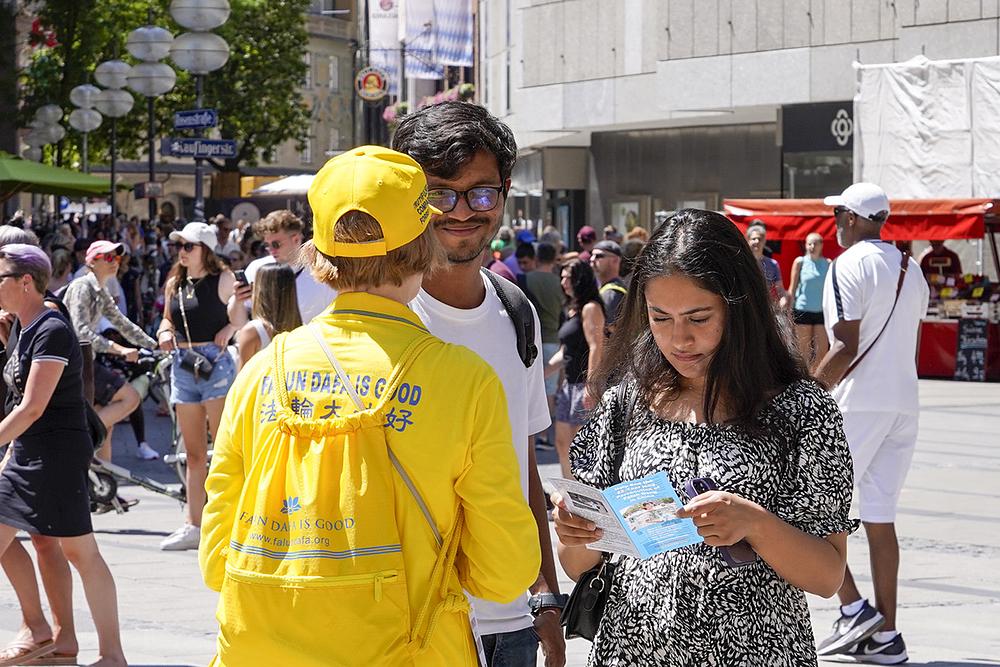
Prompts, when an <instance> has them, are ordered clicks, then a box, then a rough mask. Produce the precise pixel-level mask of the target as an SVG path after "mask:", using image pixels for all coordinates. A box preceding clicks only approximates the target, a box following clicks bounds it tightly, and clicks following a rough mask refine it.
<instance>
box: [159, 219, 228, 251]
mask: <svg viewBox="0 0 1000 667" xmlns="http://www.w3.org/2000/svg"><path fill="white" fill-rule="evenodd" d="M170 240H171V241H187V242H188V243H204V244H205V245H207V246H208V247H209V248H210V249H211V250H212V252H218V251H219V237H218V236H216V234H215V231H214V230H213V228H212V226H211V225H208V224H206V223H204V222H189V223H187V224H186V225H184V229H182V230H181V231H179V232H170Z"/></svg>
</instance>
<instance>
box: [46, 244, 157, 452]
mask: <svg viewBox="0 0 1000 667" xmlns="http://www.w3.org/2000/svg"><path fill="white" fill-rule="evenodd" d="M124 254H125V247H124V246H123V245H122V244H121V243H112V242H111V241H94V242H93V243H91V244H90V247H89V248H88V249H87V255H86V265H87V266H88V267H90V272H89V273H87V274H85V275H83V276H80V277H79V278H77V279H76V280H74V281H73V282H71V283H70V284H69V286H68V287H67V288H66V293H65V294H64V295H63V301H64V303H65V304H66V308H67V310H69V314H70V319H71V320H72V324H73V329H74V330H75V331H76V335H77V337H78V338H79V339H80V340H81V341H85V342H89V343H90V346H91V349H92V350H93V351H94V353H95V354H115V355H119V356H122V357H124V358H125V359H126V360H127V361H136V359H138V358H139V351H138V350H137V349H135V348H131V347H125V346H123V345H119V344H118V343H115V342H113V341H110V340H108V339H107V338H105V337H104V336H102V335H101V334H100V333H99V331H100V329H99V328H98V327H99V323H100V321H101V318H102V317H104V318H107V320H108V322H109V324H110V326H111V328H113V329H115V330H116V331H118V333H120V334H121V335H122V336H124V338H125V340H127V341H128V342H130V343H132V344H133V345H135V346H136V347H141V348H145V349H148V350H153V349H156V347H157V345H156V341H155V340H153V339H152V338H150V337H149V336H148V335H147V334H146V332H144V331H143V330H142V329H140V328H139V327H138V326H137V325H136V324H134V323H133V322H132V321H131V320H129V319H128V318H127V317H125V315H124V314H122V311H121V310H119V309H118V306H117V304H116V303H115V300H114V297H112V296H111V294H110V293H109V292H108V290H107V287H106V285H107V283H108V281H109V280H110V279H111V278H113V277H114V276H115V275H116V274H117V273H118V264H119V262H120V261H121V259H122V257H123V256H124ZM139 400H140V399H139V392H137V391H136V390H135V388H133V387H132V385H130V384H129V383H128V382H127V381H126V380H125V377H124V376H123V375H122V374H121V373H118V372H116V371H114V370H111V369H109V368H108V367H106V366H104V365H103V364H94V403H95V404H96V405H97V414H99V415H100V417H101V421H102V422H103V423H104V425H105V426H106V427H107V429H108V437H107V438H106V439H105V440H104V444H103V445H102V446H101V448H100V449H99V450H98V451H97V457H98V458H99V459H103V460H105V461H110V460H111V432H112V430H113V429H114V427H115V424H117V423H118V422H119V421H121V420H122V419H124V418H125V417H127V416H128V415H129V414H131V412H132V411H133V410H135V408H136V406H138V405H139ZM142 445H145V443H141V445H140V448H139V449H138V450H137V452H136V456H138V457H139V458H141V459H147V460H148V459H154V458H156V457H157V454H156V451H155V450H153V449H152V448H151V447H149V445H145V447H142Z"/></svg>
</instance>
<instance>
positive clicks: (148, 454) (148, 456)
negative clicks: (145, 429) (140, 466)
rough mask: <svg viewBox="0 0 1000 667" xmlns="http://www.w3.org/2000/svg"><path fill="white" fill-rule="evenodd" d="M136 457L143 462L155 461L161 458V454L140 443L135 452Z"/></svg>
mask: <svg viewBox="0 0 1000 667" xmlns="http://www.w3.org/2000/svg"><path fill="white" fill-rule="evenodd" d="M135 457H136V458H137V459H142V460H143V461H155V460H156V459H158V458H160V453H159V452H158V451H156V450H155V449H153V448H152V447H150V446H149V445H147V444H146V443H144V442H140V443H139V446H138V447H137V448H136V450H135Z"/></svg>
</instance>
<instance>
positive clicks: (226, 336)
mask: <svg viewBox="0 0 1000 667" xmlns="http://www.w3.org/2000/svg"><path fill="white" fill-rule="evenodd" d="M234 333H236V327H234V326H233V325H232V324H227V325H226V326H224V327H222V328H221V329H219V333H217V334H215V338H214V339H213V340H214V342H215V344H216V345H218V346H219V347H226V346H227V345H229V340H230V339H231V338H232V337H233V334H234Z"/></svg>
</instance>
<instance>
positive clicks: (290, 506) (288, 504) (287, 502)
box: [281, 497, 302, 514]
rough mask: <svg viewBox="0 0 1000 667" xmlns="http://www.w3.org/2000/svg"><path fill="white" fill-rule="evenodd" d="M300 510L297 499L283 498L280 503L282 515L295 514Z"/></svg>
mask: <svg viewBox="0 0 1000 667" xmlns="http://www.w3.org/2000/svg"><path fill="white" fill-rule="evenodd" d="M300 509H302V505H299V499H298V497H295V498H285V499H284V500H283V501H281V513H282V514H295V513H296V512H298V511H299V510H300Z"/></svg>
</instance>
